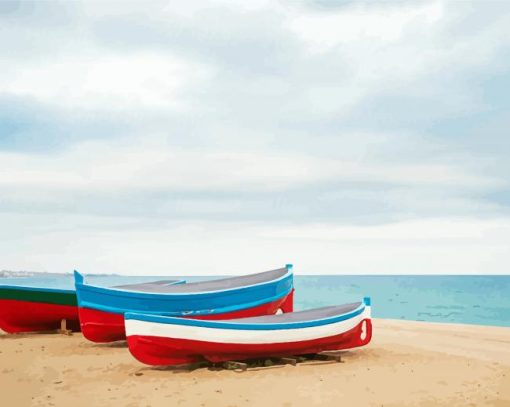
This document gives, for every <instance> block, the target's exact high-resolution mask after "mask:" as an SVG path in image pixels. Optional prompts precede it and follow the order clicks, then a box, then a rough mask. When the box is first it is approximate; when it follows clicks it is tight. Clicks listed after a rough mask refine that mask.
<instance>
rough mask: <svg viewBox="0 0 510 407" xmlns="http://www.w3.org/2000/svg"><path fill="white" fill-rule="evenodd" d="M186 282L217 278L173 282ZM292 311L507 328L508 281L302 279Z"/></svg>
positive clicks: (68, 282) (120, 279) (44, 280)
mask: <svg viewBox="0 0 510 407" xmlns="http://www.w3.org/2000/svg"><path fill="white" fill-rule="evenodd" d="M176 278H182V279H184V280H187V281H197V280H205V279H211V278H217V277H210V276H209V277H197V276H193V277H190V276H187V277H186V276H176ZM161 279H162V277H161V276H158V277H151V276H144V277H133V276H87V281H88V282H89V283H91V284H96V285H104V286H112V285H118V284H128V283H137V282H143V281H151V280H161ZM0 284H13V285H30V286H42V287H55V288H73V279H72V276H70V275H68V276H62V277H24V278H0ZM294 285H295V289H296V291H295V297H294V299H295V308H296V310H300V309H306V308H314V307H321V306H325V305H335V304H343V303H346V302H353V301H359V300H361V298H362V297H363V296H370V297H371V298H372V314H373V316H374V317H375V318H393V319H406V320H417V321H435V322H450V323H451V322H453V323H463V324H480V325H497V326H509V327H510V275H509V276H350V275H331V276H300V275H296V276H295V280H294Z"/></svg>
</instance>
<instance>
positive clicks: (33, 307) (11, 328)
mask: <svg viewBox="0 0 510 407" xmlns="http://www.w3.org/2000/svg"><path fill="white" fill-rule="evenodd" d="M62 319H65V320H66V321H67V329H72V330H73V331H79V330H80V322H79V319H78V307H76V306H72V305H59V304H48V303H43V302H30V301H19V300H11V299H0V329H2V330H3V331H5V332H7V333H19V332H36V331H50V330H55V329H58V328H60V322H61V321H62Z"/></svg>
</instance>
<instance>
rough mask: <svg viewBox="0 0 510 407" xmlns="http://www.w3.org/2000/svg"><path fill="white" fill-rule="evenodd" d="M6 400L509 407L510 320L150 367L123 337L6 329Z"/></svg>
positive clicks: (0, 365) (399, 324) (401, 328)
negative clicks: (322, 352) (314, 355)
mask: <svg viewBox="0 0 510 407" xmlns="http://www.w3.org/2000/svg"><path fill="white" fill-rule="evenodd" d="M0 401H1V404H2V405H4V406H32V405H33V406H52V405H54V406H72V407H78V406H87V407H90V406H107V405H116V406H117V405H119V406H160V405H161V406H162V405H165V406H251V405H261V406H265V407H269V406H311V405H317V406H319V405H320V406H340V405H343V406H348V407H350V406H365V405H366V406H441V405H448V406H485V405H487V406H510V328H499V327H483V326H469V325H453V324H452V325H450V324H435V323H424V322H407V321H393V320H375V321H374V338H373V341H372V343H371V344H370V345H369V346H367V347H366V348H363V349H359V350H356V351H350V352H347V353H345V356H344V362H343V363H336V362H318V361H317V362H315V361H309V362H305V363H303V364H298V365H297V366H289V365H286V366H280V365H278V366H271V367H265V368H254V369H251V370H248V371H246V372H242V373H239V372H235V371H228V370H209V369H207V368H200V369H196V370H193V371H185V370H178V369H177V370H176V369H169V368H164V369H161V368H151V367H148V366H144V365H142V364H140V363H139V362H137V361H136V360H135V359H134V358H133V357H132V356H131V355H130V354H129V351H128V349H127V348H126V345H125V343H124V342H121V343H115V344H107V345H98V344H94V343H91V342H88V341H86V340H85V339H84V338H83V337H82V336H81V334H79V333H77V334H73V335H72V336H64V335H59V334H24V335H6V334H1V335H0Z"/></svg>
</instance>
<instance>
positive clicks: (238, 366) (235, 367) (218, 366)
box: [134, 351, 353, 376]
mask: <svg viewBox="0 0 510 407" xmlns="http://www.w3.org/2000/svg"><path fill="white" fill-rule="evenodd" d="M338 354H339V355H341V358H342V360H340V359H338V360H331V359H328V358H327V357H324V355H322V356H321V355H318V354H311V355H304V356H295V357H292V358H264V359H251V360H245V361H239V362H237V361H231V362H223V363H221V362H220V363H211V362H208V361H202V362H197V363H192V364H188V365H173V366H146V367H142V368H140V369H138V370H137V371H136V372H135V373H134V375H135V376H143V375H144V374H145V373H149V374H150V373H151V372H171V373H173V374H188V373H192V372H194V371H196V370H201V369H204V370H205V369H207V370H209V371H229V370H230V371H233V372H236V373H241V372H245V371H250V372H254V371H260V370H269V369H282V368H285V367H286V366H287V365H293V364H294V365H299V366H316V365H326V364H336V363H339V362H340V363H343V362H345V360H343V359H346V360H348V359H350V358H351V357H352V356H353V353H352V352H349V351H343V352H338ZM289 360H294V363H289ZM243 365H244V366H243Z"/></svg>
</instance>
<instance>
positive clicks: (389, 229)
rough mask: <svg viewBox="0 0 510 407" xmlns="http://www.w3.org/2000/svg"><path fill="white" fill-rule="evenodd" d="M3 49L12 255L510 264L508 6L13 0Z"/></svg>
mask: <svg viewBox="0 0 510 407" xmlns="http://www.w3.org/2000/svg"><path fill="white" fill-rule="evenodd" d="M186 3H190V4H186ZM0 49H1V52H0V269H11V270H35V271H54V272H68V271H71V270H72V269H73V268H77V269H80V270H82V271H83V272H85V273H105V272H113V273H122V274H147V275H149V274H150V275H156V274H168V275H176V274H180V275H183V274H201V275H204V274H232V273H249V272H257V271H263V270H266V269H271V268H275V267H279V266H281V265H284V264H285V263H294V264H295V269H296V273H303V274H325V273H349V274H350V273H353V274H354V273H373V274H375V273H451V274H453V273H483V274H496V273H508V272H510V134H509V129H510V115H509V109H510V95H509V89H510V76H509V70H510V3H507V2H503V1H501V2H497V1H493V2H482V1H480V2H460V1H455V2H454V1H450V2H441V1H427V2H418V1H416V2H400V1H394V2H384V3H381V2H363V1H358V2H349V1H337V2H334V1H327V0H317V1H281V2H275V1H249V2H239V1H235V0H220V1H209V2H207V3H202V2H182V1H175V2H166V1H165V2H157V1H156V2H147V1H139V2H125V1H123V2H120V1H119V2H111V3H106V2H95V3H94V2H69V1H65V2H43V1H34V2H30V1H22V2H17V1H5V0H2V1H1V2H0Z"/></svg>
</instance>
